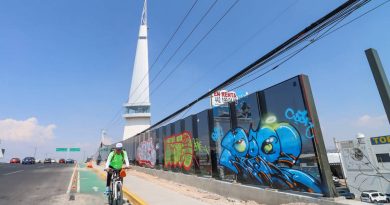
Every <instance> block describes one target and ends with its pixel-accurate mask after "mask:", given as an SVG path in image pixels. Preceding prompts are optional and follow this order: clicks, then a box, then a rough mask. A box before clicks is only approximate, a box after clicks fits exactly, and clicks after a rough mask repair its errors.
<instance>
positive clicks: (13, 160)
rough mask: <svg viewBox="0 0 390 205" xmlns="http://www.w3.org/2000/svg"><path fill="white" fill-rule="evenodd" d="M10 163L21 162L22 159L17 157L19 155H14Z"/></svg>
mask: <svg viewBox="0 0 390 205" xmlns="http://www.w3.org/2000/svg"><path fill="white" fill-rule="evenodd" d="M9 163H10V164H20V159H19V158H17V157H14V158H12V159H11V160H10V161H9Z"/></svg>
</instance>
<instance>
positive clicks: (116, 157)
mask: <svg viewBox="0 0 390 205" xmlns="http://www.w3.org/2000/svg"><path fill="white" fill-rule="evenodd" d="M123 162H125V163H126V166H129V159H128V158H127V152H126V151H125V150H122V153H119V154H118V153H116V152H115V151H112V152H111V153H110V154H109V155H108V158H107V162H106V169H108V168H109V167H110V166H111V167H113V168H114V169H122V166H123Z"/></svg>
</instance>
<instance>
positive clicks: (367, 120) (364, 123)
mask: <svg viewBox="0 0 390 205" xmlns="http://www.w3.org/2000/svg"><path fill="white" fill-rule="evenodd" d="M387 123H388V121H387V117H386V115H380V116H370V115H367V114H366V115H363V116H361V117H359V118H358V120H357V122H356V125H357V126H359V127H371V128H379V127H383V126H384V125H387Z"/></svg>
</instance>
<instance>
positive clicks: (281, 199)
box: [131, 166, 342, 205]
mask: <svg viewBox="0 0 390 205" xmlns="http://www.w3.org/2000/svg"><path fill="white" fill-rule="evenodd" d="M131 167H132V169H133V170H136V171H139V172H143V173H146V174H149V175H152V176H157V177H159V178H162V179H166V180H169V181H173V182H176V183H180V184H185V185H188V186H192V187H196V188H199V189H203V190H205V191H209V192H212V193H215V194H218V195H221V196H224V197H230V198H235V199H239V200H244V201H247V200H252V201H255V202H258V203H260V204H268V205H278V204H290V203H304V204H319V205H341V204H342V203H339V202H338V201H337V199H329V198H323V197H320V196H315V195H314V194H307V195H304V194H298V193H295V192H283V191H279V190H273V189H265V188H259V187H254V186H247V185H243V184H238V183H230V182H225V181H220V180H216V179H213V178H203V177H198V176H196V175H187V174H183V173H177V172H170V171H163V170H157V169H150V168H144V167H138V166H131Z"/></svg>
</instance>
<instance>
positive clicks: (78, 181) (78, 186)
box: [77, 170, 80, 193]
mask: <svg viewBox="0 0 390 205" xmlns="http://www.w3.org/2000/svg"><path fill="white" fill-rule="evenodd" d="M77 193H80V172H79V171H78V170H77Z"/></svg>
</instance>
